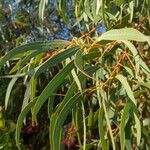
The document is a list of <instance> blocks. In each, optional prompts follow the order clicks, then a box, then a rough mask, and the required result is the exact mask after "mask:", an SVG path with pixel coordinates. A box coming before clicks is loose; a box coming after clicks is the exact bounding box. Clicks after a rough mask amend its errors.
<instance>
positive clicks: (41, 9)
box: [39, 0, 48, 21]
mask: <svg viewBox="0 0 150 150" xmlns="http://www.w3.org/2000/svg"><path fill="white" fill-rule="evenodd" d="M47 3H48V0H41V1H40V4H39V18H40V19H41V20H42V21H43V19H44V10H45V5H46V4H47Z"/></svg>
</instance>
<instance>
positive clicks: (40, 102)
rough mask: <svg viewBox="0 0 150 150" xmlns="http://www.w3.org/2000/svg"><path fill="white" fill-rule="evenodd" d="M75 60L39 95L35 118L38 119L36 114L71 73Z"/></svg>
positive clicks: (34, 109) (34, 113)
mask: <svg viewBox="0 0 150 150" xmlns="http://www.w3.org/2000/svg"><path fill="white" fill-rule="evenodd" d="M73 67H74V64H73V62H71V63H69V64H68V65H67V66H66V67H65V68H64V69H62V70H61V71H60V72H59V73H58V74H57V75H56V76H55V77H54V78H53V79H52V80H51V81H50V82H49V83H48V85H47V86H46V87H45V89H44V90H43V91H42V93H41V94H40V96H39V97H38V99H37V101H36V103H35V106H34V108H33V120H36V115H37V113H38V112H39V110H40V108H41V107H42V106H43V104H44V102H45V101H46V100H47V99H48V98H49V97H50V96H51V95H52V94H53V92H55V90H56V89H57V88H59V86H60V85H61V84H62V83H63V82H64V79H65V78H66V76H67V75H68V74H70V72H71V70H72V69H73Z"/></svg>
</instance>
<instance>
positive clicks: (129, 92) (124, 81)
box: [116, 74, 137, 105]
mask: <svg viewBox="0 0 150 150" xmlns="http://www.w3.org/2000/svg"><path fill="white" fill-rule="evenodd" d="M116 79H118V80H119V81H120V82H121V84H122V86H123V87H124V89H125V90H126V93H127V95H128V97H129V98H130V99H131V101H132V102H133V103H134V104H135V105H136V103H137V102H136V100H135V98H134V95H133V92H132V90H131V87H130V86H129V83H128V81H127V79H126V78H125V77H124V76H123V75H121V74H118V75H117V76H116Z"/></svg>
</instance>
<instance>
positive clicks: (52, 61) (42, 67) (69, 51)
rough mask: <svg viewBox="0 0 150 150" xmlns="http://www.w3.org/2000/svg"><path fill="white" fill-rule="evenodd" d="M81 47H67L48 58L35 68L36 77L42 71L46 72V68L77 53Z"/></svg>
mask: <svg viewBox="0 0 150 150" xmlns="http://www.w3.org/2000/svg"><path fill="white" fill-rule="evenodd" d="M79 49H80V47H79V46H77V47H73V48H69V49H66V50H65V51H63V52H61V53H59V54H58V55H56V56H54V57H53V58H50V59H48V60H47V61H45V62H44V63H43V64H41V65H40V66H38V67H37V68H35V77H37V76H38V75H39V74H40V73H42V72H44V71H45V70H46V69H48V68H50V67H51V66H52V65H54V64H57V63H59V62H61V61H63V60H65V59H66V58H68V57H71V56H72V55H74V54H75V53H76V51H77V50H79Z"/></svg>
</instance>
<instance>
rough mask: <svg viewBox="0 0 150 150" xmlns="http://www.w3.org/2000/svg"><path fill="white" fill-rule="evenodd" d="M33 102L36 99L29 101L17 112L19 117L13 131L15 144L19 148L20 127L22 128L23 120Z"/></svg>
mask: <svg viewBox="0 0 150 150" xmlns="http://www.w3.org/2000/svg"><path fill="white" fill-rule="evenodd" d="M35 102H36V100H34V101H32V102H30V103H29V104H28V105H27V106H26V107H25V108H24V109H23V110H22V111H21V113H20V114H19V117H18V120H17V125H16V132H15V140H16V145H17V147H18V149H19V150H21V147H20V144H21V143H20V134H21V128H22V124H23V120H24V118H25V117H26V116H27V114H28V112H29V111H30V110H31V108H32V107H33V105H34V104H35Z"/></svg>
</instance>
